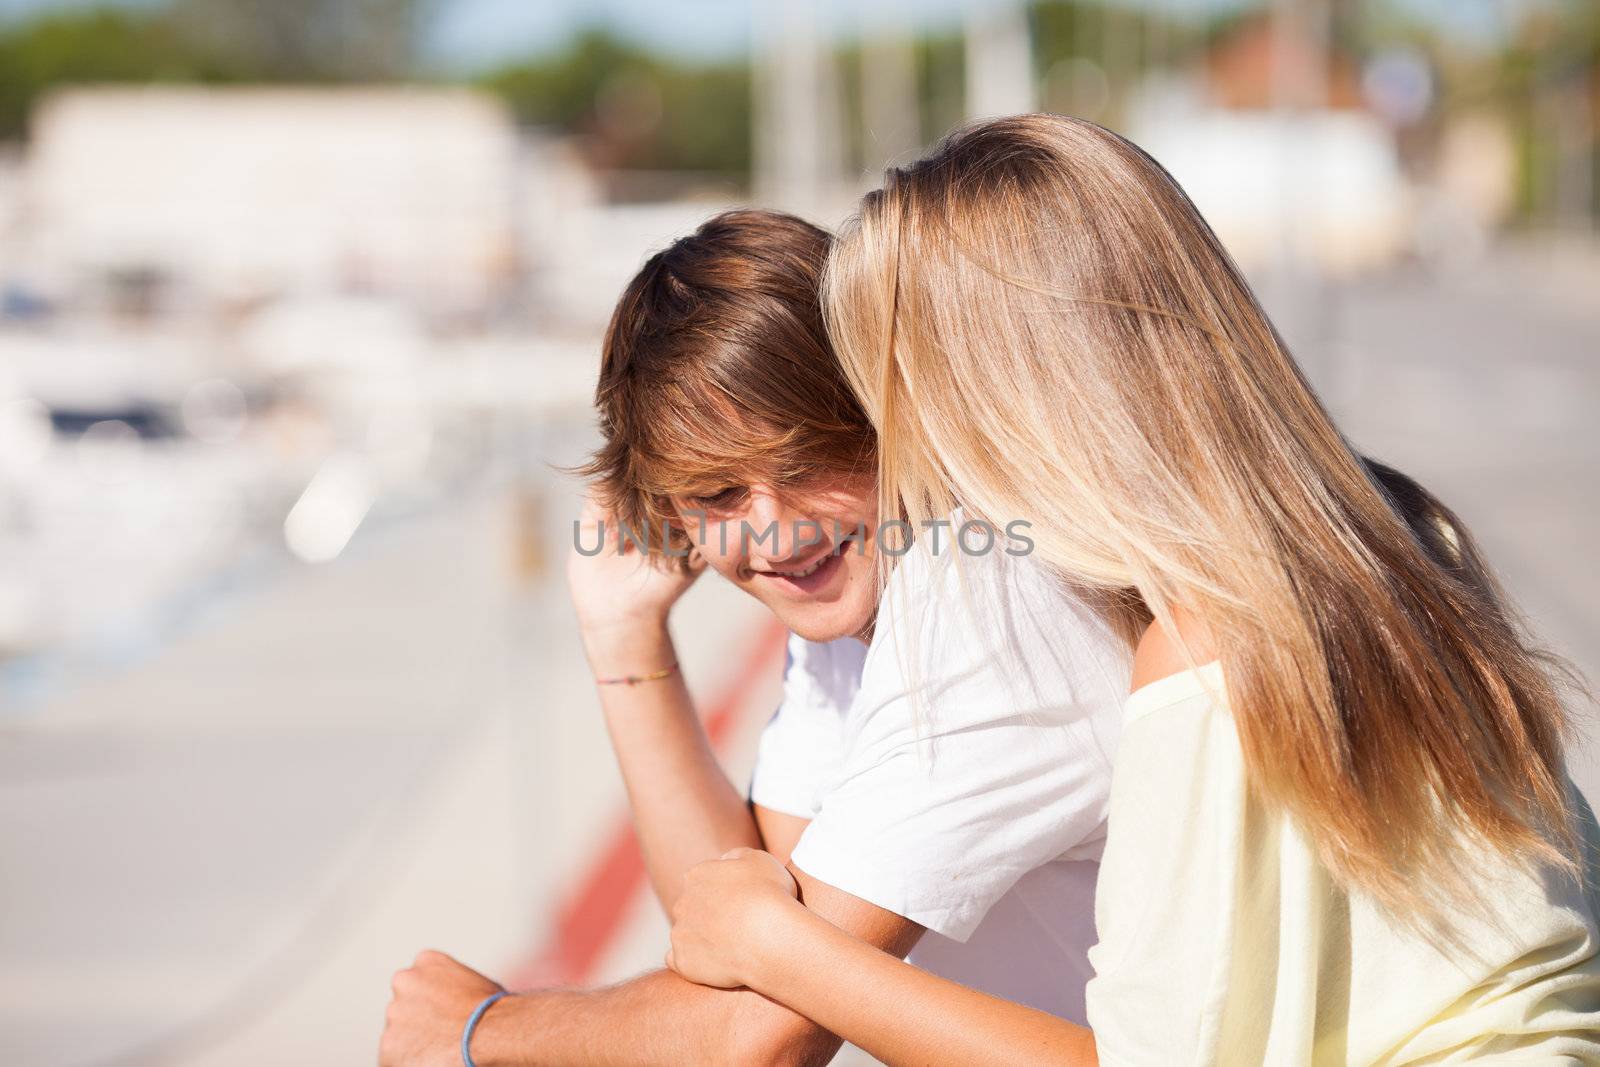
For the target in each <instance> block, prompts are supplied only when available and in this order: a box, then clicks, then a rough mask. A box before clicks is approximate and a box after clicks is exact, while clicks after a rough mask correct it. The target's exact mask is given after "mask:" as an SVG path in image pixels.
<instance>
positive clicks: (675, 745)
mask: <svg viewBox="0 0 1600 1067" xmlns="http://www.w3.org/2000/svg"><path fill="white" fill-rule="evenodd" d="M585 643H586V645H587V646H588V648H589V655H590V660H591V663H592V665H593V666H594V668H595V671H596V673H597V674H598V675H600V676H602V677H606V676H613V675H621V674H630V673H640V672H645V671H649V670H653V669H657V668H658V667H661V666H665V665H666V664H669V663H672V662H673V661H674V659H675V658H676V656H675V653H674V651H673V647H672V640H671V638H670V637H669V636H668V634H667V630H666V627H665V626H664V625H663V626H660V627H641V628H635V629H630V630H629V631H628V632H626V633H617V632H613V633H610V634H602V635H586V639H585ZM600 702H601V706H602V707H603V709H604V711H605V717H606V729H607V731H608V732H609V733H610V735H611V744H612V748H613V749H614V750H615V752H616V756H617V764H618V766H619V767H620V768H621V770H622V778H623V781H624V783H625V784H626V785H627V790H628V801H629V803H630V805H631V806H632V808H633V818H634V825H635V826H636V827H637V829H638V833H639V842H640V847H641V849H642V851H643V852H644V857H645V863H646V866H647V868H648V869H649V872H650V880H651V883H652V884H653V885H654V886H655V890H656V896H657V897H658V898H660V900H661V903H662V905H663V906H664V907H667V908H670V907H671V906H672V901H673V900H674V899H675V898H676V896H677V894H678V890H679V888H680V887H681V885H682V883H683V874H684V872H685V871H687V870H688V869H689V868H690V867H692V866H694V865H695V864H696V863H700V862H702V861H703V860H708V859H715V858H716V857H718V856H720V855H722V854H723V853H724V852H726V851H727V850H728V849H730V848H737V847H739V846H741V845H743V846H750V847H756V848H759V847H760V844H761V836H760V834H759V832H758V831H757V828H756V824H755V820H754V819H753V818H752V817H751V814H750V809H749V807H748V806H747V805H746V803H745V800H744V798H743V797H742V796H741V795H740V793H739V792H738V790H736V789H735V788H734V787H733V784H732V783H731V782H729V781H728V777H727V775H726V774H725V773H724V772H723V770H722V767H721V765H720V764H718V762H717V758H716V755H715V754H714V753H713V752H712V751H711V745H710V742H709V741H708V740H707V738H706V734H705V730H704V729H703V728H702V727H701V724H700V720H699V717H698V716H697V715H696V714H695V710H694V704H693V702H692V701H691V699H690V697H689V692H688V689H687V688H686V687H685V686H684V683H683V678H682V676H681V675H679V674H676V673H675V674H672V675H669V676H668V677H666V678H663V679H659V680H656V681H650V682H643V683H640V684H638V685H602V686H601V687H600Z"/></svg>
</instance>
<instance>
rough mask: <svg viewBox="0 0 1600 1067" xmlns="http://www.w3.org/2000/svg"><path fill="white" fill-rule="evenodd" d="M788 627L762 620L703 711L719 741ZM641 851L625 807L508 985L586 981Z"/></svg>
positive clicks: (623, 907) (633, 882) (619, 914)
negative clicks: (731, 673)
mask: <svg viewBox="0 0 1600 1067" xmlns="http://www.w3.org/2000/svg"><path fill="white" fill-rule="evenodd" d="M788 636H789V632H788V631H787V630H786V629H784V628H783V627H782V626H781V625H779V624H778V623H777V622H776V621H772V622H769V623H767V624H766V625H765V626H763V627H762V629H761V632H760V633H759V635H758V636H757V638H756V641H755V642H754V646H753V647H752V648H751V650H750V651H749V652H748V653H747V654H746V655H745V656H744V658H743V659H742V660H741V661H740V664H739V669H738V671H736V672H735V674H734V676H733V677H732V678H730V679H729V680H728V682H727V683H726V685H725V686H724V688H723V689H722V691H721V692H720V693H719V694H718V696H717V699H716V700H714V701H712V703H711V710H710V711H709V712H708V713H707V714H706V715H705V718H704V721H705V728H706V736H707V737H708V738H710V740H711V744H712V747H714V748H720V747H721V746H722V745H723V744H724V743H725V742H726V741H727V739H728V736H729V735H730V734H731V733H732V731H733V727H734V726H735V725H736V724H737V723H738V721H739V717H740V715H741V714H743V713H744V712H745V710H746V709H747V708H748V707H749V704H750V695H751V693H752V691H753V690H754V689H755V687H756V685H757V684H758V683H759V682H760V681H761V679H762V676H763V674H764V673H765V672H766V671H767V670H768V669H770V668H771V666H772V662H773V660H775V659H776V658H777V657H778V656H779V655H780V654H781V653H782V651H783V647H784V643H785V641H786V640H787V638H788ZM644 883H645V868H644V857H643V856H642V855H641V854H640V852H639V841H638V838H637V837H636V836H635V835H634V832H633V820H632V818H630V817H629V814H628V812H627V811H626V809H624V810H623V811H622V812H621V813H620V815H619V816H618V818H617V819H616V821H615V822H614V823H613V825H612V829H611V831H610V832H609V833H608V834H607V835H606V837H605V839H604V844H603V846H602V847H601V848H600V849H599V850H598V851H597V852H596V853H595V855H594V859H593V860H592V861H591V862H590V864H589V866H588V868H587V869H586V870H585V871H584V873H583V875H582V877H580V878H579V879H578V880H577V881H576V882H575V883H574V884H573V886H572V888H571V889H570V890H569V891H568V892H567V893H566V895H565V896H564V898H563V902H562V904H561V906H560V907H559V908H557V910H556V920H555V923H554V925H553V926H552V928H551V932H550V936H549V938H548V940H547V941H546V943H545V944H544V946H543V947H542V948H541V949H540V950H539V951H538V952H537V953H535V955H534V956H533V958H532V959H531V960H529V961H528V962H527V963H526V964H524V965H523V966H521V967H518V968H517V969H516V970H515V972H514V973H513V974H512V976H511V979H510V980H509V981H508V982H507V983H506V984H507V986H509V987H510V988H513V989H532V988H540V987H544V986H551V985H579V984H582V983H584V982H587V981H589V980H590V979H591V978H592V976H593V972H594V969H595V967H596V965H597V964H598V963H599V962H600V959H601V957H602V956H603V955H604V954H605V951H606V949H607V948H609V947H610V946H611V944H612V942H613V941H614V940H615V939H616V936H617V933H618V931H619V930H620V928H621V926H622V920H623V918H624V917H625V916H626V915H627V910H628V904H629V903H630V902H631V901H632V900H633V898H634V896H635V895H636V894H637V893H639V892H640V890H642V889H643V888H644Z"/></svg>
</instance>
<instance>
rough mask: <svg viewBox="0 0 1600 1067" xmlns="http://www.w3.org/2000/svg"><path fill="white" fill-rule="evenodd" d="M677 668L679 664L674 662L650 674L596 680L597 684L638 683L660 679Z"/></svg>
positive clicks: (625, 675)
mask: <svg viewBox="0 0 1600 1067" xmlns="http://www.w3.org/2000/svg"><path fill="white" fill-rule="evenodd" d="M677 669H678V665H677V664H676V663H673V664H672V666H670V667H663V668H661V669H660V670H659V671H651V672H650V673H649V674H624V675H623V676H622V677H620V678H596V679H595V680H594V682H595V684H596V685H638V684H639V683H640V682H655V681H659V680H661V679H662V678H665V677H666V676H667V675H669V674H672V673H673V672H674V671H676V670H677Z"/></svg>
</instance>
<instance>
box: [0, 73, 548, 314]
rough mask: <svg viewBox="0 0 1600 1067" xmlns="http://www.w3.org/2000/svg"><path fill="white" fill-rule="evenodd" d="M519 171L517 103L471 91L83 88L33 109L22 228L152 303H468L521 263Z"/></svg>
mask: <svg viewBox="0 0 1600 1067" xmlns="http://www.w3.org/2000/svg"><path fill="white" fill-rule="evenodd" d="M517 175H518V141H517V136H516V130H515V128H514V126H513V123H512V121H511V119H510V117H509V115H508V114H507V112H506V111H505V110H504V109H503V107H502V106H501V105H500V104H499V103H498V102H497V101H496V100H494V99H493V98H491V97H487V96H484V95H481V94H478V93H475V92H472V91H470V90H464V89H453V88H450V89H432V88H427V89H423V88H392V89H390V88H362V89H348V90H345V89H221V90H219V89H207V88H161V89H139V90H123V89H72V90H69V91H65V92H62V93H60V94H58V95H56V96H54V97H52V98H51V99H50V100H48V101H47V102H46V103H45V104H44V105H43V106H42V107H40V109H39V110H38V112H37V113H36V115H35V121H34V124H33V136H32V138H31V140H30V142H29V145H28V150H27V155H26V159H25V163H24V168H23V175H22V186H23V187H22V192H21V205H20V216H21V218H20V223H19V226H18V229H19V231H20V232H19V233H18V239H19V240H20V241H21V242H22V243H23V244H24V245H25V246H26V247H27V248H28V250H29V255H28V260H29V262H30V264H31V265H32V267H33V268H34V270H35V271H36V272H41V273H42V274H43V275H44V276H46V277H49V278H53V279H63V280H67V281H61V282H58V284H75V285H80V286H81V285H82V284H84V283H88V284H91V285H93V284H96V283H98V284H99V285H100V286H102V287H103V288H104V289H105V290H108V291H109V292H108V293H107V295H109V296H110V298H112V299H114V300H116V299H120V300H124V301H129V302H132V303H133V304H135V305H137V304H140V303H144V302H148V301H150V300H155V299H161V298H162V297H163V294H165V295H166V296H167V297H168V298H172V299H179V300H182V299H184V298H185V297H187V296H198V297H199V298H201V299H203V300H206V301H211V300H223V301H244V302H248V301H252V300H257V299H260V298H264V297H272V296H278V295H284V294H285V293H286V292H301V291H306V290H311V291H330V290H331V291H354V292H369V293H377V294H382V295H387V296H394V297H396V298H400V299H403V300H404V301H405V302H406V303H408V304H412V305H413V306H416V307H418V308H419V309H421V310H424V311H425V312H433V313H442V314H460V313H471V312H474V311H478V310H481V309H483V308H485V307H487V306H489V305H490V304H492V303H493V302H494V301H495V300H496V299H497V297H498V296H500V295H501V294H502V293H503V292H504V290H505V288H506V286H507V285H508V284H509V283H510V282H511V281H512V280H513V279H514V278H515V276H516V273H517V270H518V265H519V264H518V237H517V233H516V224H517V221H518V217H517V210H516V194H517ZM74 295H82V291H81V289H80V290H79V292H78V293H76V294H74Z"/></svg>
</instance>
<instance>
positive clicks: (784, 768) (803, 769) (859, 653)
mask: <svg viewBox="0 0 1600 1067" xmlns="http://www.w3.org/2000/svg"><path fill="white" fill-rule="evenodd" d="M842 640H843V641H848V642H849V643H850V644H851V645H854V646H855V648H854V649H852V648H851V647H849V645H842V644H841V643H840V642H838V641H834V642H828V643H817V642H813V641H807V640H805V639H804V638H802V637H799V636H797V635H793V634H791V635H790V637H789V647H788V654H787V656H786V657H785V660H784V665H783V699H782V702H781V703H780V704H779V705H778V710H777V712H776V713H775V714H774V715H773V716H772V720H771V721H770V722H768V723H767V726H766V729H764V730H763V731H762V732H761V739H760V741H759V742H757V745H756V763H755V769H754V771H752V772H751V778H750V799H751V801H753V802H754V803H756V804H760V805H761V806H762V807H764V808H770V809H772V810H773V811H781V812H783V813H785V814H787V815H798V816H800V817H801V818H805V819H809V818H811V817H812V816H814V815H815V814H816V813H817V807H818V806H819V805H820V803H821V801H822V795H823V793H824V792H825V791H826V790H827V788H828V786H829V785H830V784H831V783H832V781H833V779H834V777H835V776H836V775H837V774H838V770H839V760H840V755H841V753H842V750H843V739H842V738H841V736H840V733H841V729H842V726H843V721H842V720H843V718H844V713H845V711H846V709H847V708H848V707H849V697H850V696H852V695H853V694H854V691H855V686H854V684H853V683H854V681H855V678H854V677H852V676H851V675H852V672H855V673H857V674H858V673H859V669H860V667H859V665H860V661H861V659H862V658H863V657H864V654H865V649H864V647H863V646H862V645H861V642H859V641H857V640H856V639H855V638H853V637H850V638H844V639H842ZM841 697H842V699H841Z"/></svg>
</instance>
